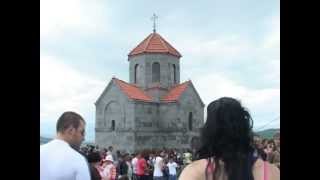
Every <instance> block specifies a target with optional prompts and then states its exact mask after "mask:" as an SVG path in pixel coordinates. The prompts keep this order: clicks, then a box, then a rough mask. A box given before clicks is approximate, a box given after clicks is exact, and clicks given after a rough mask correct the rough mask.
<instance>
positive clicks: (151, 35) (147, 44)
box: [143, 33, 155, 51]
mask: <svg viewBox="0 0 320 180" xmlns="http://www.w3.org/2000/svg"><path fill="white" fill-rule="evenodd" d="M154 34H155V33H151V34H150V35H149V36H150V37H149V38H148V39H147V42H146V46H145V47H144V49H143V51H145V50H146V49H147V47H148V46H149V43H150V40H151V39H152V37H153V36H154Z"/></svg>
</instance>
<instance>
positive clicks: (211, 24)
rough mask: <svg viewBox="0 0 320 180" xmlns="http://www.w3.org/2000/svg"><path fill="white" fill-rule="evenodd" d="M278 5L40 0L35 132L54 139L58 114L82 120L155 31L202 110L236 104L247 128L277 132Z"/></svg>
mask: <svg viewBox="0 0 320 180" xmlns="http://www.w3.org/2000/svg"><path fill="white" fill-rule="evenodd" d="M279 7H280V5H279V1H278V0H268V1H257V0H255V1H254V0H206V1H205V0H198V1H182V0H181V1H173V0H170V1H169V0H162V1H148V0H134V1H133V0H132V1H129V0H90V1H89V0H41V1H40V8H41V9H40V32H41V33H40V36H41V46H40V47H41V49H40V53H41V54H40V131H41V132H40V134H41V135H43V136H47V137H53V136H54V135H55V124H56V121H57V119H58V117H59V116H60V115H61V113H63V112H64V111H68V110H72V111H77V112H79V113H80V114H81V115H82V116H83V117H84V118H85V120H86V121H87V124H88V126H87V136H86V138H87V140H89V141H93V140H94V121H95V106H94V102H95V101H96V100H97V98H98V97H99V96H100V94H101V93H102V91H103V89H104V88H105V86H106V85H107V84H108V83H109V81H110V80H111V78H112V76H115V77H117V78H119V79H122V80H124V81H128V80H129V73H128V69H129V63H128V61H127V55H128V53H129V52H130V51H131V50H132V49H133V48H134V47H135V46H136V45H138V44H139V43H140V42H141V41H142V40H143V39H144V38H145V37H147V36H148V35H149V34H150V33H151V32H152V26H153V23H152V21H151V16H152V14H153V13H156V14H157V16H158V20H157V32H158V33H159V34H160V35H161V36H162V37H163V38H165V39H166V40H167V41H168V42H169V43H170V44H171V45H173V46H174V47H175V48H176V49H177V50H178V51H179V52H180V53H181V54H182V58H181V59H180V60H181V62H180V69H181V75H180V79H181V82H184V81H186V80H189V79H190V80H192V82H193V84H194V85H195V88H196V89H197V91H198V93H199V94H200V97H201V98H202V100H203V101H204V103H205V104H206V105H208V104H209V103H210V102H211V101H213V100H215V99H217V98H219V97H222V96H231V97H235V98H237V99H239V100H240V101H241V102H242V104H243V105H244V106H246V107H247V108H248V109H249V111H250V113H251V115H252V116H253V120H254V129H265V128H279V127H280V118H279V116H280V8H279Z"/></svg>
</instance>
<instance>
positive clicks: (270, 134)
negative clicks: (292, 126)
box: [256, 129, 280, 139]
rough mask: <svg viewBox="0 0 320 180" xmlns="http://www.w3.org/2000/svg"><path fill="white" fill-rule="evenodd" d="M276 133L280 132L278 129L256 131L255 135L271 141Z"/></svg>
mask: <svg viewBox="0 0 320 180" xmlns="http://www.w3.org/2000/svg"><path fill="white" fill-rule="evenodd" d="M277 132H280V129H265V130H263V131H258V132H256V133H257V134H259V135H260V136H261V137H263V138H267V139H272V138H273V135H274V134H276V133H277Z"/></svg>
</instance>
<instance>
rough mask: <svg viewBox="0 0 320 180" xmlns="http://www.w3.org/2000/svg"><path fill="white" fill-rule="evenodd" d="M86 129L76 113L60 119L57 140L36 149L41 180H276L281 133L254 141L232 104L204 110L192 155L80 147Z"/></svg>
mask: <svg viewBox="0 0 320 180" xmlns="http://www.w3.org/2000/svg"><path fill="white" fill-rule="evenodd" d="M85 125H86V123H85V121H84V119H83V118H82V117H81V116H80V115H79V114H77V113H75V112H65V113H63V114H62V115H61V116H60V118H59V119H58V121H57V137H56V138H55V139H54V140H52V141H50V142H48V143H47V144H44V145H41V146H40V179H41V180H66V179H68V180H90V179H91V180H128V179H129V180H151V179H153V180H176V179H177V177H179V180H209V179H212V180H213V179H214V180H258V179H259V180H260V179H263V180H280V133H278V134H276V135H275V136H274V137H273V139H262V138H261V137H259V136H257V135H254V134H253V132H252V125H253V120H252V118H251V116H250V114H249V112H248V110H247V109H246V108H244V107H243V106H242V105H241V103H240V101H238V100H236V99H234V98H230V97H223V98H220V99H217V100H215V101H213V102H211V103H210V104H209V105H208V107H207V120H206V122H205V124H204V126H203V127H202V128H201V133H200V142H201V143H200V146H199V147H198V148H197V150H196V151H190V150H187V151H185V150H182V151H181V150H178V149H158V150H154V149H153V150H141V151H138V152H135V153H133V154H130V153H127V152H120V151H118V150H117V151H116V152H114V150H113V147H112V146H109V147H108V148H107V149H106V148H102V149H100V148H99V147H98V146H90V145H89V146H88V145H87V146H83V147H81V143H82V142H83V140H84V136H85Z"/></svg>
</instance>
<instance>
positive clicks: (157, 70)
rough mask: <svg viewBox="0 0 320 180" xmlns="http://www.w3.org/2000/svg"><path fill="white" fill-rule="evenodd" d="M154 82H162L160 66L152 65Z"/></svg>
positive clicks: (157, 64)
mask: <svg viewBox="0 0 320 180" xmlns="http://www.w3.org/2000/svg"><path fill="white" fill-rule="evenodd" d="M152 82H160V64H159V63H157V62H156V63H153V64H152Z"/></svg>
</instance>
